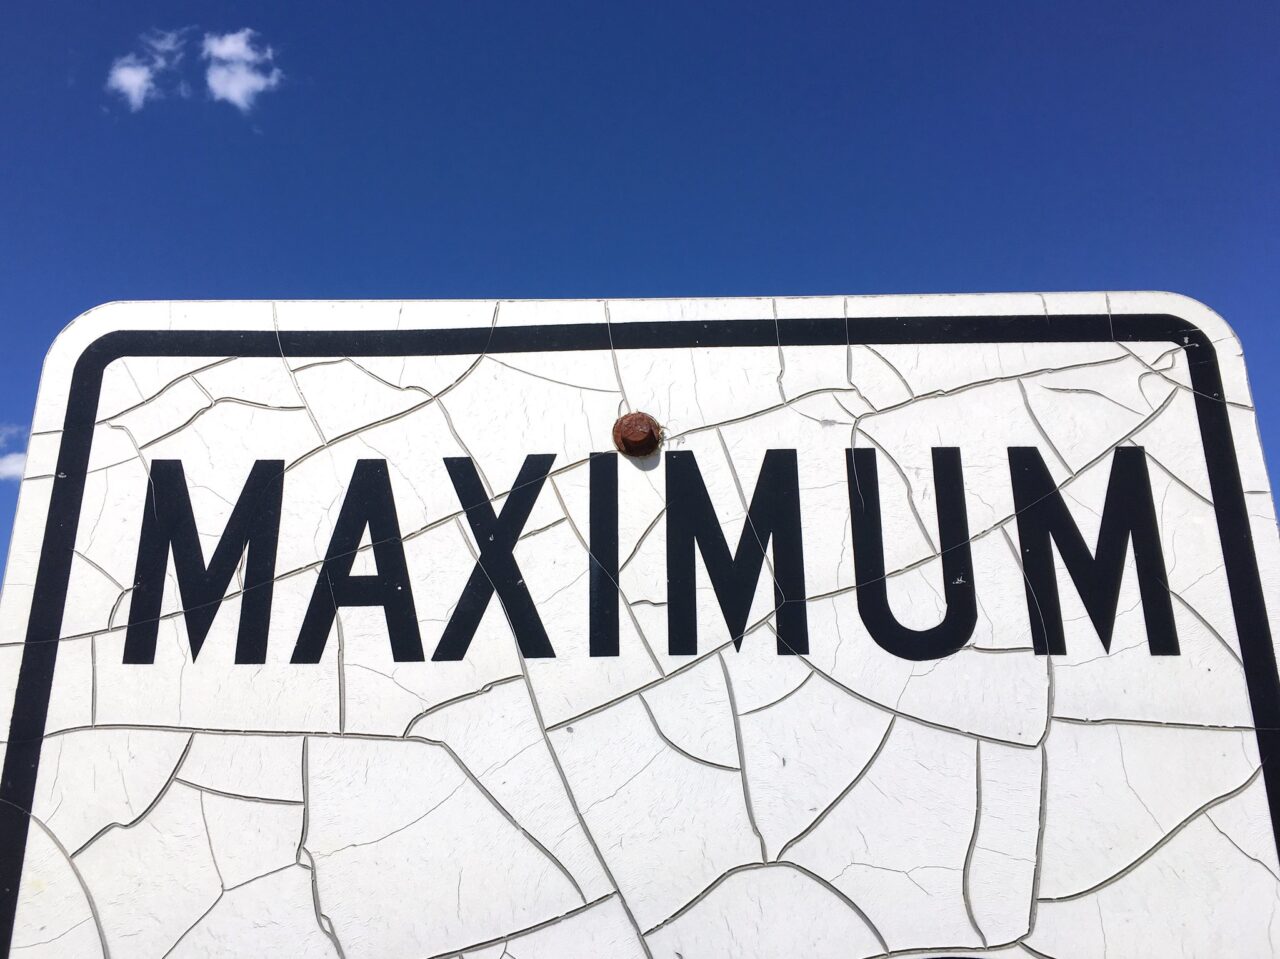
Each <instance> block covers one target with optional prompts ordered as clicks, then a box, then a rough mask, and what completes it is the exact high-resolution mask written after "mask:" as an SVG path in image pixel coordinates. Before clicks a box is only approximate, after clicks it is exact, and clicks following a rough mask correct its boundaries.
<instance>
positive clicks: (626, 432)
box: [613, 413, 662, 456]
mask: <svg viewBox="0 0 1280 959" xmlns="http://www.w3.org/2000/svg"><path fill="white" fill-rule="evenodd" d="M613 445H614V446H615V447H617V449H618V452H619V453H626V454H627V455H628V456H648V455H649V454H651V453H656V452H657V451H658V447H659V446H661V445H662V427H661V426H659V425H658V421H657V420H655V419H654V418H653V417H652V416H650V415H649V414H648V413H627V414H626V415H625V416H619V417H618V421H617V422H616V423H614V424H613Z"/></svg>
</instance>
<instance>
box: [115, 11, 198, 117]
mask: <svg viewBox="0 0 1280 959" xmlns="http://www.w3.org/2000/svg"><path fill="white" fill-rule="evenodd" d="M186 33H187V31H186V30H152V31H151V32H149V33H144V34H143V35H142V36H140V37H139V38H138V42H139V44H140V45H141V47H142V50H141V52H137V53H126V54H125V55H124V56H122V57H116V59H115V60H114V61H112V63H111V69H110V70H108V71H107V89H108V90H110V91H112V92H113V93H118V94H120V95H121V96H122V97H124V99H125V102H126V103H128V104H129V109H130V110H132V111H133V112H134V113H137V112H138V111H139V110H141V109H142V108H143V107H144V106H146V104H147V101H148V100H156V99H159V98H160V96H161V95H162V94H161V91H160V86H159V83H158V80H159V79H160V78H161V77H162V76H163V75H165V74H167V73H170V72H172V71H173V70H174V69H175V68H176V67H177V66H178V64H179V63H180V62H181V60H182V47H183V45H184V44H185V43H186Z"/></svg>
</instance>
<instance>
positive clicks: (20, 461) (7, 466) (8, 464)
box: [0, 423, 27, 480]
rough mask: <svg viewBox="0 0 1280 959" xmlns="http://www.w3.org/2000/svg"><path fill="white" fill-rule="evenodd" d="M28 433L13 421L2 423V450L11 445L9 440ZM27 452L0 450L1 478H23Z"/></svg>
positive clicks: (0, 434)
mask: <svg viewBox="0 0 1280 959" xmlns="http://www.w3.org/2000/svg"><path fill="white" fill-rule="evenodd" d="M25 433H26V430H25V429H24V428H23V427H21V426H16V425H14V424H13V423H0V450H3V449H4V448H5V447H6V446H8V445H9V441H10V440H12V439H15V438H19V437H21V436H23V435H24V434H25ZM26 462H27V454H26V453H20V452H11V453H3V452H0V480H20V479H22V468H23V467H24V466H25V465H26Z"/></svg>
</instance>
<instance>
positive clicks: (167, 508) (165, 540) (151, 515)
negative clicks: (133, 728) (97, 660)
mask: <svg viewBox="0 0 1280 959" xmlns="http://www.w3.org/2000/svg"><path fill="white" fill-rule="evenodd" d="M283 492H284V462H283V461H282V460H258V461H257V462H256V463H255V464H254V465H253V469H252V470H251V471H250V472H249V478H248V479H247V480H246V481H245V484H244V489H243V490H242V491H241V493H240V498H239V499H238V500H237V501H236V505H235V508H234V509H232V511H231V517H230V518H229V519H228V520H227V525H226V527H225V528H224V529H223V532H222V538H221V539H220V540H219V541H218V545H217V547H216V548H215V549H214V551H213V558H212V559H211V560H210V561H209V564H208V565H207V566H206V565H205V561H204V550H203V548H202V547H201V545H200V534H199V532H198V531H197V530H196V520H195V515H194V513H193V512H192V510H191V495H190V493H189V492H188V490H187V479H186V474H185V473H184V472H183V469H182V462H181V461H180V460H155V461H154V462H153V463H152V464H151V478H150V482H149V483H148V485H147V501H146V507H145V510H144V512H143V515H142V534H141V536H140V538H139V542H138V564H137V567H136V571H135V572H134V576H133V599H132V601H131V603H130V605H129V628H128V631H127V632H126V633H125V641H124V661H125V662H126V663H154V662H155V658H156V631H157V627H158V624H159V619H160V605H161V601H162V600H163V599H164V586H165V574H166V573H167V572H168V568H169V555H170V553H171V552H172V554H173V568H174V573H175V574H176V577H177V581H178V595H179V596H180V597H181V600H182V610H183V615H184V617H185V618H186V622H187V636H188V640H189V642H190V643H191V659H192V661H193V662H194V661H195V659H196V657H197V656H199V655H200V649H201V647H202V646H203V645H204V640H205V637H206V636H208V635H209V628H210V627H211V626H212V625H213V619H214V617H215V616H216V615H217V613H218V608H219V606H220V605H221V604H222V600H223V598H224V597H225V596H226V595H227V587H228V586H230V585H231V580H232V577H233V576H234V575H235V572H236V570H237V569H238V568H239V566H240V561H241V559H242V558H243V557H244V556H245V553H246V551H247V552H248V558H247V560H246V561H245V574H244V585H243V589H242V591H241V600H240V631H239V633H238V635H237V637H236V662H237V663H264V662H266V658H267V628H268V625H269V623H270V621H271V593H272V587H273V586H274V581H275V568H276V544H277V542H278V541H279V538H280V504H281V497H282V495H283Z"/></svg>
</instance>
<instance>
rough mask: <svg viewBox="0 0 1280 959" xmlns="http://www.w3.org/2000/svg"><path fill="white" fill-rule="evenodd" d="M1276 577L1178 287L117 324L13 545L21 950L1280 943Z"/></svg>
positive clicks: (1237, 416)
mask: <svg viewBox="0 0 1280 959" xmlns="http://www.w3.org/2000/svg"><path fill="white" fill-rule="evenodd" d="M635 413H644V414H648V415H649V416H650V417H652V421H650V420H646V419H645V418H643V417H631V418H629V419H628V420H626V421H625V422H623V423H618V422H617V421H618V420H619V418H620V417H621V416H623V415H625V414H635ZM655 424H656V427H657V432H655V430H654V425H655ZM615 426H616V430H615ZM659 434H660V435H659ZM615 435H616V440H615ZM658 439H660V441H661V447H660V449H659V450H658V451H657V452H650V453H647V455H638V456H632V455H625V454H622V453H618V452H615V442H616V443H617V444H619V445H620V447H623V448H626V449H628V450H630V451H631V452H641V453H643V452H644V451H646V450H648V449H649V448H650V447H651V446H652V443H653V441H654V440H658ZM1264 584H1265V586H1266V587H1268V588H1265V589H1264ZM1278 585H1280V540H1278V539H1277V535H1276V524H1275V515H1274V511H1273V506H1272V499H1271V493H1270V490H1269V486H1268V481H1267V477H1266V473H1265V469H1264V464H1263V459H1262V454H1261V448H1260V444H1259V440H1258V436H1257V428H1256V423H1255V419H1254V413H1253V409H1252V407H1251V405H1250V398H1249V392H1248V386H1247V383H1246V380H1245V373H1244V365H1243V360H1242V358H1241V355H1240V350H1239V345H1238V343H1237V341H1236V339H1235V337H1234V336H1233V335H1232V333H1231V332H1230V330H1229V329H1228V328H1227V326H1226V325H1225V324H1224V323H1223V322H1222V320H1221V319H1219V318H1218V317H1217V316H1216V315H1215V314H1214V313H1212V312H1211V311H1210V310H1208V309H1207V308H1205V307H1204V306H1202V305H1200V304H1198V303H1195V302H1193V301H1191V300H1187V299H1185V298H1182V297H1178V296H1173V295H1170V294H1155V293H1125V294H1110V295H1104V294H1046V295H1010V296H955V297H850V298H840V297H827V298H779V299H706V300H630V301H607V302H605V301H560V302H556V301H548V302H505V301H504V302H501V303H495V302H405V303H399V302H278V303H271V302H194V303H177V302H175V303H117V304H109V305H107V306H103V307H100V308H98V309H96V310H92V311H90V312H89V313H87V314H85V315H84V316H82V317H81V318H79V319H78V320H76V321H75V322H74V323H73V324H72V325H71V326H70V327H68V328H67V330H66V331H65V332H64V333H63V334H62V335H61V336H60V337H59V338H58V340H57V342H56V343H55V345H54V347H53V348H52V350H51V352H50V354H49V358H48V360H47V362H46V365H45V370H44V375H43V378H42V381H41V387H40V396H39V401H38V403H37V409H36V414H35V421H34V424H33V430H32V437H31V442H30V450H29V454H28V460H27V466H26V477H25V479H24V480H23V485H22V491H21V499H20V504H19V509H18V516H17V520H16V524H15V527H14V532H13V541H12V548H11V551H10V556H9V562H8V566H7V569H6V571H5V588H4V593H3V600H2V601H0V710H3V712H4V713H5V714H6V715H11V717H12V718H11V721H10V725H9V735H8V740H7V751H6V754H5V762H4V773H3V783H2V786H0V891H2V892H3V897H4V898H3V909H2V910H0V941H3V942H4V943H5V944H6V945H7V947H8V948H9V949H10V950H11V952H10V953H9V954H11V955H14V956H17V955H22V956H26V957H35V956H74V957H77V959H81V957H86V956H113V957H120V956H230V955H242V956H255V957H256V956H263V955H281V956H307V957H310V956H344V957H347V959H355V957H378V959H387V957H402V956H403V957H418V959H420V957H424V956H440V957H444V956H451V957H452V956H465V957H467V959H498V957H500V956H520V957H521V959H529V957H548V959H550V957H556V959H561V957H583V959H586V957H600V956H610V957H613V956H617V957H642V956H650V957H663V959H675V957H684V959H701V957H724V956H734V957H761V959H764V957H777V956H795V955H804V956H830V957H841V959H847V957H871V956H884V955H887V954H894V955H897V954H911V955H921V956H952V955H962V954H971V953H976V954H980V955H986V956H1001V957H1004V956H1009V957H1036V956H1059V957H1061V956H1070V957H1072V959H1078V957H1092V956H1097V957H1103V956H1104V954H1105V955H1110V956H1164V955H1170V954H1179V955H1195V956H1222V955H1238V956H1258V955H1270V954H1273V953H1274V952H1275V951H1276V950H1277V949H1280V927H1278V926H1277V925H1276V924H1275V923H1274V922H1273V921H1272V918H1273V915H1274V913H1275V911H1276V909H1277V907H1278V906H1280V880H1278V879H1277V876H1278V875H1280V862H1278V861H1277V853H1276V826H1275V823H1276V822H1277V817H1276V809H1277V797H1280V772H1278V771H1277V770H1280V766H1278V765H1276V757H1277V756H1278V755H1280V742H1278V740H1277V736H1278V735H1280V696H1278V695H1277V692H1278V680H1277V673H1276V657H1275V647H1274V645H1273V640H1272V634H1273V628H1272V624H1273V623H1274V622H1275V620H1274V616H1275V609H1274V604H1275V603H1276V602H1277V595H1280V594H1278V593H1277V589H1276V587H1277V586H1278ZM1267 759H1270V760H1271V762H1270V763H1268V762H1266V760H1267Z"/></svg>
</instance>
